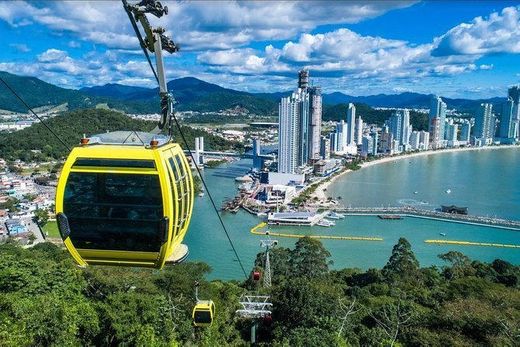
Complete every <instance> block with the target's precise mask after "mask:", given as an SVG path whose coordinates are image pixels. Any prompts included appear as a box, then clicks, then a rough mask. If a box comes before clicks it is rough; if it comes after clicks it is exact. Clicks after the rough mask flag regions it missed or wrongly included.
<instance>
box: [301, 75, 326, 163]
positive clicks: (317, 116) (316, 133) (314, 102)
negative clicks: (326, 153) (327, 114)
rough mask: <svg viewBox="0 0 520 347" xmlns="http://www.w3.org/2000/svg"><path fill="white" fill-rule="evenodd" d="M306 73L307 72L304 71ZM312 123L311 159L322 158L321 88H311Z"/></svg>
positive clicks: (310, 132) (310, 130)
mask: <svg viewBox="0 0 520 347" xmlns="http://www.w3.org/2000/svg"><path fill="white" fill-rule="evenodd" d="M303 71H305V70H303ZM308 91H309V102H310V123H309V144H308V146H309V159H318V158H319V157H320V137H321V113H322V111H321V110H322V105H321V88H320V87H310V88H308Z"/></svg>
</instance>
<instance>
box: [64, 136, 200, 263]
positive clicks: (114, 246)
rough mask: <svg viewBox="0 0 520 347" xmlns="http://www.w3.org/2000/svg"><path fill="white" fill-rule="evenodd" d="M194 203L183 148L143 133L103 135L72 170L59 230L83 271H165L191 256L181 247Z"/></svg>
mask: <svg viewBox="0 0 520 347" xmlns="http://www.w3.org/2000/svg"><path fill="white" fill-rule="evenodd" d="M193 198H194V197H193V179H192V175H191V169H190V167H189V164H188V161H187V159H186V157H185V155H184V153H183V151H182V149H181V147H180V146H179V145H178V144H176V143H172V142H170V141H169V139H168V138H167V137H164V136H158V135H153V134H148V133H141V132H123V131H119V132H113V133H107V134H101V135H97V136H93V137H91V138H90V139H82V145H81V146H80V147H76V148H74V149H73V150H72V152H71V153H70V155H69V156H68V158H67V160H66V162H65V164H64V167H63V171H62V173H61V175H60V179H59V181H58V187H57V191H56V214H57V219H58V227H59V231H60V234H61V237H62V239H63V241H64V243H65V246H66V247H67V250H68V251H69V252H70V253H71V255H72V257H73V258H74V260H75V261H76V262H77V263H78V264H79V265H82V266H85V265H87V264H94V265H126V266H143V267H154V268H162V267H163V266H164V264H165V263H177V262H180V261H182V260H184V259H185V258H186V256H187V254H188V248H187V246H185V245H183V244H182V243H181V242H182V240H183V238H184V236H185V234H186V231H187V228H188V225H189V222H190V217H191V213H192V209H193Z"/></svg>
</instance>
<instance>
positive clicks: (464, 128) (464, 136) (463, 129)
mask: <svg viewBox="0 0 520 347" xmlns="http://www.w3.org/2000/svg"><path fill="white" fill-rule="evenodd" d="M470 135H471V122H470V121H469V120H468V119H465V120H463V121H462V123H461V126H460V142H461V144H469V142H470V139H471V137H470Z"/></svg>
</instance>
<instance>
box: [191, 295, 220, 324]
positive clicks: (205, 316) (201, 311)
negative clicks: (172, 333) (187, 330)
mask: <svg viewBox="0 0 520 347" xmlns="http://www.w3.org/2000/svg"><path fill="white" fill-rule="evenodd" d="M214 316H215V303H213V301H212V300H198V301H197V304H196V305H195V307H194V308H193V314H192V318H193V325H195V326H196V327H208V326H210V325H211V324H212V323H213V317H214Z"/></svg>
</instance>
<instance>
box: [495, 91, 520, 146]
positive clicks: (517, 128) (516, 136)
mask: <svg viewBox="0 0 520 347" xmlns="http://www.w3.org/2000/svg"><path fill="white" fill-rule="evenodd" d="M507 95H508V98H507V101H506V103H505V104H504V105H503V107H502V115H501V117H500V131H499V136H500V137H501V138H502V139H503V140H504V141H507V142H514V141H515V140H516V141H520V86H514V87H511V88H509V89H508V91H507Z"/></svg>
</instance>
